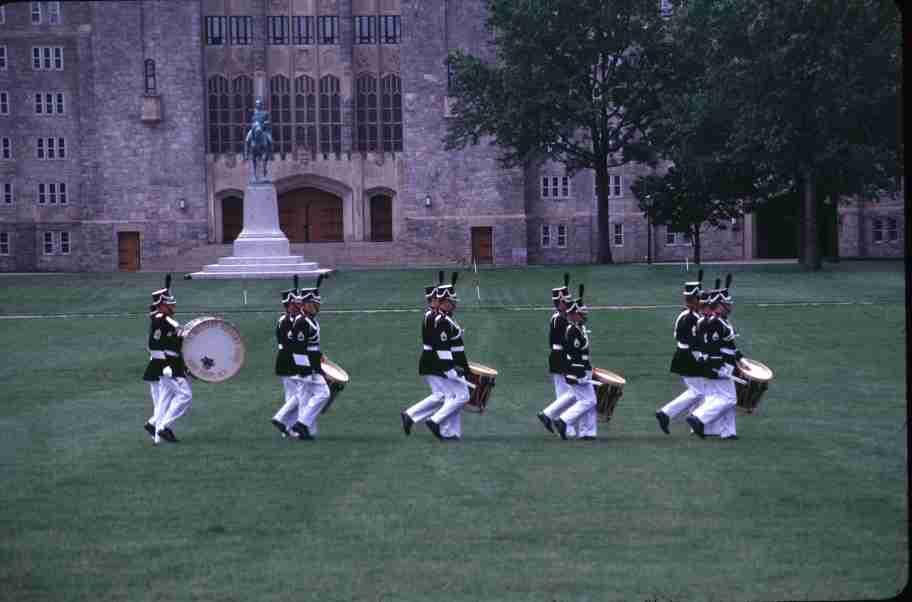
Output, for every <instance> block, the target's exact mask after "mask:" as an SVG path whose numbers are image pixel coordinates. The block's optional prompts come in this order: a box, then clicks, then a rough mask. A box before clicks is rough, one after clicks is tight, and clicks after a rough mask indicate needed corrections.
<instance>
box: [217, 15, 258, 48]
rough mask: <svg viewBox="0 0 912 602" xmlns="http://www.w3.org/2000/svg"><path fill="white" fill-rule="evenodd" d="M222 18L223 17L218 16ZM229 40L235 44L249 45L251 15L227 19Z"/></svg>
mask: <svg viewBox="0 0 912 602" xmlns="http://www.w3.org/2000/svg"><path fill="white" fill-rule="evenodd" d="M220 18H221V19H224V18H225V17H220ZM228 23H229V26H230V28H231V30H230V35H229V38H230V42H231V44H233V45H235V46H249V45H250V44H252V43H253V17H248V16H241V17H230V18H229V19H228Z"/></svg>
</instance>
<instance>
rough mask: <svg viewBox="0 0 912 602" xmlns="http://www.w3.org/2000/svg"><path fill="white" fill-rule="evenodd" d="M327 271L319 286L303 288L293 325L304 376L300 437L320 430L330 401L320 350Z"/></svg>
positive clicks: (295, 349) (295, 354)
mask: <svg viewBox="0 0 912 602" xmlns="http://www.w3.org/2000/svg"><path fill="white" fill-rule="evenodd" d="M322 281H323V275H322V274H320V276H319V277H318V278H317V286H316V287H314V288H305V289H302V290H301V301H302V305H301V312H302V313H301V318H300V319H298V320H296V321H295V324H294V326H293V327H292V338H293V339H294V342H295V345H294V346H293V347H292V357H293V358H294V361H295V364H296V365H297V366H298V375H299V376H300V377H301V378H302V379H303V380H304V383H303V386H301V388H300V389H299V394H298V421H297V422H296V423H295V424H294V426H292V427H291V428H292V430H293V431H294V432H296V433H297V434H298V438H299V439H313V438H314V436H315V435H316V434H317V430H318V428H317V417H318V416H319V415H320V412H321V411H322V410H323V408H324V406H326V404H327V403H328V402H329V386H328V385H327V384H326V378H324V376H323V365H322V361H323V353H322V352H321V351H320V323H319V322H318V321H317V314H318V313H319V312H320V304H321V303H322V302H323V301H322V299H321V298H320V283H321V282H322Z"/></svg>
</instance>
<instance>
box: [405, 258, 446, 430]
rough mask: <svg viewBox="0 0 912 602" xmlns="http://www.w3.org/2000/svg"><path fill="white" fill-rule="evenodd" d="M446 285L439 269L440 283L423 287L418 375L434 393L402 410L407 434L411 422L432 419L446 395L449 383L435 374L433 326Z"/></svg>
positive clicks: (410, 428) (410, 427)
mask: <svg viewBox="0 0 912 602" xmlns="http://www.w3.org/2000/svg"><path fill="white" fill-rule="evenodd" d="M442 284H443V270H441V271H440V272H438V283H437V285H435V286H426V287H424V301H425V303H426V306H425V308H424V319H423V320H422V322H421V357H420V359H419V360H418V374H419V375H420V376H422V377H424V380H425V382H426V383H427V384H428V386H429V387H430V388H431V394H430V395H428V396H427V397H425V398H424V399H422V400H421V401H419V402H418V403H416V404H414V405H412V406H411V407H409V408H408V409H406V410H403V411H402V412H400V413H399V417H400V418H401V420H402V430H403V431H405V434H406V435H410V434H411V432H412V425H414V424H415V423H416V422H424V421H425V420H427V419H428V418H430V417H431V416H432V415H433V414H434V413H435V412H436V411H437V410H439V409H440V406H442V405H443V402H444V399H445V398H446V385H445V383H443V382H442V381H443V380H444V377H443V376H439V375H437V374H435V373H434V358H435V357H436V354H435V352H434V348H433V343H434V328H435V322H436V320H437V316H438V315H439V313H438V306H439V305H440V300H439V299H438V298H437V295H436V293H437V288H438V287H439V286H440V285H442Z"/></svg>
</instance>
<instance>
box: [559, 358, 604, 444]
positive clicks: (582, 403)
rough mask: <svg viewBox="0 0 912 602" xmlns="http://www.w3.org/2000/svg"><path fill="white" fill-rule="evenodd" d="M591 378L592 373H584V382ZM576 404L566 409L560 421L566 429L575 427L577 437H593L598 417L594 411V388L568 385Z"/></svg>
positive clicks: (587, 385)
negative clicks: (565, 425) (564, 424)
mask: <svg viewBox="0 0 912 602" xmlns="http://www.w3.org/2000/svg"><path fill="white" fill-rule="evenodd" d="M591 378H592V372H590V371H587V372H586V380H590V379H591ZM570 390H571V391H572V392H573V397H574V398H575V399H576V403H574V404H573V405H572V406H570V407H569V408H567V409H566V410H565V411H564V413H563V414H561V415H560V419H561V420H563V421H564V422H565V423H566V424H567V427H568V429H567V430H568V432H569V430H570V429H569V427H570V426H575V427H576V434H577V436H578V437H595V436H596V434H597V430H598V428H597V424H598V422H597V419H598V415H597V413H596V410H595V405H596V398H595V387H594V386H592V385H591V384H582V385H570Z"/></svg>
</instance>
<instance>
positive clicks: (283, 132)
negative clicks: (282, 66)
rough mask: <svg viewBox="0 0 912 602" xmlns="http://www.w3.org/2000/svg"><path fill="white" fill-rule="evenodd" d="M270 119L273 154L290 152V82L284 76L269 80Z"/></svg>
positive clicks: (276, 76)
mask: <svg viewBox="0 0 912 602" xmlns="http://www.w3.org/2000/svg"><path fill="white" fill-rule="evenodd" d="M269 93H270V101H269V108H270V112H271V115H270V118H271V120H272V141H273V143H274V146H273V150H274V151H275V152H279V153H282V154H283V155H284V154H285V153H290V152H291V125H292V122H291V82H290V81H289V80H288V78H287V77H285V76H284V75H275V76H273V77H271V78H270V79H269Z"/></svg>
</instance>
